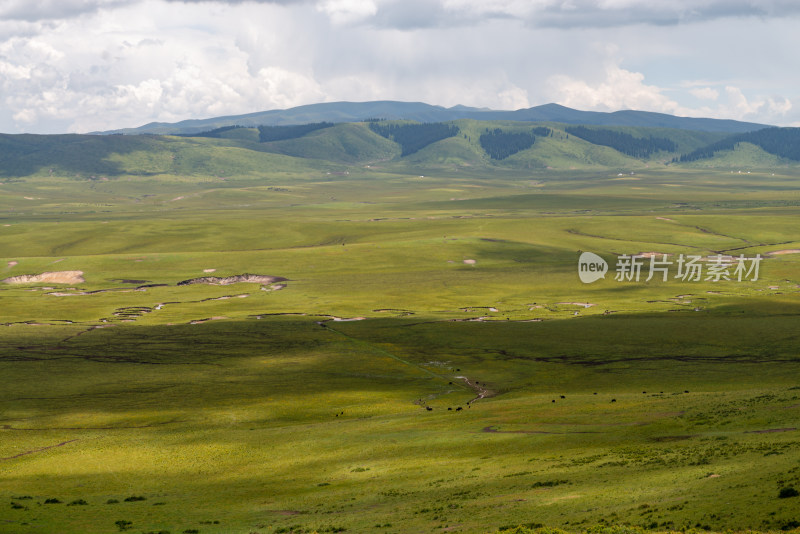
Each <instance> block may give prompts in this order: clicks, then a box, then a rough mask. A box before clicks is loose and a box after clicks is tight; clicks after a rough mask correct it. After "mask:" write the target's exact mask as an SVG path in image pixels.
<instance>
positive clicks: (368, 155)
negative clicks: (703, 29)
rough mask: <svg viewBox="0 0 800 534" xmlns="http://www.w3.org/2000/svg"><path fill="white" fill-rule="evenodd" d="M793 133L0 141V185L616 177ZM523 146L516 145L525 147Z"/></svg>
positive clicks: (308, 132) (280, 132)
mask: <svg viewBox="0 0 800 534" xmlns="http://www.w3.org/2000/svg"><path fill="white" fill-rule="evenodd" d="M798 131H800V130H798V129H796V128H770V129H766V130H761V131H758V132H751V133H745V134H737V135H735V136H728V135H727V134H724V133H714V132H703V131H695V130H676V129H669V128H643V127H626V126H573V125H567V124H560V123H553V122H546V123H536V124H535V125H534V124H531V123H530V122H519V121H500V120H492V121H489V120H473V119H461V120H457V121H452V122H444V123H415V122H412V121H371V122H367V123H353V122H345V123H339V124H332V123H316V124H309V125H305V126H303V125H300V126H262V127H260V128H252V127H247V126H229V127H220V128H215V129H212V130H208V131H204V132H199V133H197V134H196V136H194V137H192V136H189V135H186V134H182V135H180V136H158V135H136V136H134V135H106V136H99V135H50V136H42V135H0V177H5V178H7V179H14V178H19V177H24V176H51V175H53V176H65V177H70V178H76V179H95V180H102V179H107V178H109V177H114V176H125V175H129V176H154V175H164V176H176V177H180V176H200V175H202V176H214V177H218V178H219V177H232V176H258V175H259V174H263V173H264V172H266V171H269V172H286V173H309V172H311V173H329V172H344V171H346V170H347V166H352V165H369V164H373V163H378V162H380V163H381V164H386V165H390V166H391V167H392V168H393V169H395V170H398V171H402V172H404V171H405V170H411V172H417V171H416V170H412V168H415V167H420V168H421V169H424V168H426V167H431V166H433V167H442V166H444V167H452V168H458V167H477V168H488V169H498V168H499V169H516V170H526V171H537V170H539V171H546V170H604V169H605V170H612V171H627V170H634V169H642V168H648V167H664V166H667V165H672V166H675V165H677V166H687V167H690V168H694V167H700V168H729V167H732V166H734V167H741V168H744V169H748V168H752V169H755V168H759V169H764V168H770V167H776V166H778V167H780V166H786V165H797V164H798V162H797V161H796V160H797V158H798V157H800V153H798V152H797V150H796V148H794V147H796V146H797V142H796V141H797V139H796V138H797V137H798ZM522 141H524V142H522Z"/></svg>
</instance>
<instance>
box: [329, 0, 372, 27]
mask: <svg viewBox="0 0 800 534" xmlns="http://www.w3.org/2000/svg"><path fill="white" fill-rule="evenodd" d="M317 9H318V10H319V11H321V12H323V13H325V14H326V15H328V16H329V17H330V19H331V21H332V22H333V23H334V24H351V23H354V22H359V21H361V20H364V19H366V18H368V17H371V16H373V15H375V14H376V13H377V12H378V6H377V5H375V2H373V0H320V1H319V3H317Z"/></svg>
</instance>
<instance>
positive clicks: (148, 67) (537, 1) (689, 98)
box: [0, 0, 800, 133]
mask: <svg viewBox="0 0 800 534" xmlns="http://www.w3.org/2000/svg"><path fill="white" fill-rule="evenodd" d="M48 2H49V3H48ZM642 4H643V2H640V1H638V0H637V1H634V0H483V1H478V0H228V1H222V0H64V1H62V2H58V3H56V2H55V0H44V1H43V2H38V3H37V2H23V1H22V0H0V131H34V132H40V133H47V132H56V131H64V130H70V131H91V130H105V129H112V128H119V127H125V126H138V125H141V124H144V123H146V122H151V121H170V122H171V121H177V120H183V119H188V118H198V117H210V116H215V115H230V114H239V113H249V112H255V111H261V110H266V109H275V108H287V107H292V106H297V105H302V104H309V103H314V102H321V101H334V100H350V101H359V100H360V101H364V100H387V99H394V100H405V101H426V102H429V103H432V104H439V105H444V106H452V105H456V104H464V105H471V106H477V107H490V108H494V109H519V108H525V107H530V106H533V105H538V104H544V103H547V102H551V101H555V102H559V103H561V104H564V105H568V106H570V107H576V108H582V109H594V110H604V111H611V110H616V109H621V108H628V109H645V110H650V111H660V112H666V113H675V114H682V115H692V116H714V117H724V118H744V119H746V120H754V121H757V122H770V121H775V122H777V123H779V124H789V123H792V122H794V121H797V120H800V115H798V106H793V102H796V100H797V89H796V87H798V86H800V80H798V78H800V74H795V73H794V71H793V70H791V69H787V68H786V64H787V62H790V61H792V60H793V56H792V55H791V54H792V52H791V51H792V50H794V49H796V45H797V43H796V41H797V40H798V37H796V36H795V34H796V32H795V31H794V26H795V25H794V21H793V20H791V19H787V18H786V17H788V16H789V15H792V14H793V13H794V12H796V11H797V9H796V8H794V7H793V3H790V2H785V1H784V2H782V1H779V0H765V1H763V2H755V1H753V2H745V1H743V0H729V1H727V2H724V3H723V2H722V1H721V0H694V1H692V2H689V0H675V1H673V2H648V3H647V5H646V6H643V5H642ZM756 4H757V6H756ZM726 6H727V7H726ZM754 6H755V7H754ZM779 16H780V17H783V18H781V19H780V20H775V19H771V18H770V17H779ZM721 17H722V18H721ZM724 17H729V18H724ZM730 17H759V18H758V19H752V20H751V19H741V18H739V19H737V20H736V24H735V25H734V24H732V23H729V22H721V21H723V20H725V21H728V20H732V19H730ZM670 20H672V21H674V20H677V21H679V27H678V28H675V27H673V26H669V24H671V22H668V21H670ZM704 20H716V22H712V23H705V22H703V21H704ZM665 21H667V22H665ZM685 21H689V22H692V23H691V24H683V22H685ZM582 25H588V26H591V27H590V28H589V29H582V30H580V31H579V32H577V33H576V31H573V30H571V29H569V28H572V27H574V26H582ZM654 25H656V26H654ZM607 26H614V29H611V30H609V29H605V28H606V27H607ZM731 26H733V29H731ZM743 31H747V32H748V35H749V36H750V37H751V38H749V39H748V40H747V42H746V43H742V40H741V38H740V35H741V34H742V32H743ZM762 43H766V44H762ZM767 52H769V53H767ZM742 65H749V66H750V68H748V69H743V68H742ZM743 77H744V78H743ZM700 78H702V80H700ZM687 80H688V81H687ZM692 80H695V81H692Z"/></svg>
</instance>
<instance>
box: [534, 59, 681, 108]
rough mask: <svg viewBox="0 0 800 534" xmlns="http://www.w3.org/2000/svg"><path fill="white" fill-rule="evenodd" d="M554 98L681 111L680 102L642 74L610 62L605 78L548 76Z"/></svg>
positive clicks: (579, 103)
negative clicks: (647, 80)
mask: <svg viewBox="0 0 800 534" xmlns="http://www.w3.org/2000/svg"><path fill="white" fill-rule="evenodd" d="M548 85H549V87H550V88H551V90H550V94H551V95H552V97H553V100H554V101H556V102H558V103H559V104H562V105H564V106H567V107H574V108H578V109H592V110H602V111H614V110H619V109H639V110H649V111H659V112H663V113H676V112H681V111H682V110H681V106H680V105H678V103H677V102H674V101H673V100H670V99H669V98H668V97H667V96H665V95H664V94H663V92H662V89H660V88H658V87H656V86H654V85H647V84H645V83H644V75H643V74H642V73H640V72H631V71H628V70H625V69H623V68H621V67H620V66H619V65H616V64H614V63H609V64H608V65H607V66H606V69H605V79H603V80H601V81H599V82H597V83H594V84H591V83H588V82H586V81H584V80H579V79H575V78H572V77H569V76H565V75H555V76H551V77H550V78H549V79H548Z"/></svg>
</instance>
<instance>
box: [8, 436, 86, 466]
mask: <svg viewBox="0 0 800 534" xmlns="http://www.w3.org/2000/svg"><path fill="white" fill-rule="evenodd" d="M75 441H80V439H71V440H69V441H62V442H61V443H56V444H55V445H50V446H48V447H40V448H38V449H31V450H29V451H25V452H21V453H19V454H15V455H14V456H8V457H6V458H0V461H3V460H13V459H14V458H19V457H21V456H27V455H28V454H33V453H36V452H42V451H46V450H48V449H55V448H56V447H63V446H64V445H66V444H68V443H73V442H75Z"/></svg>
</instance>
